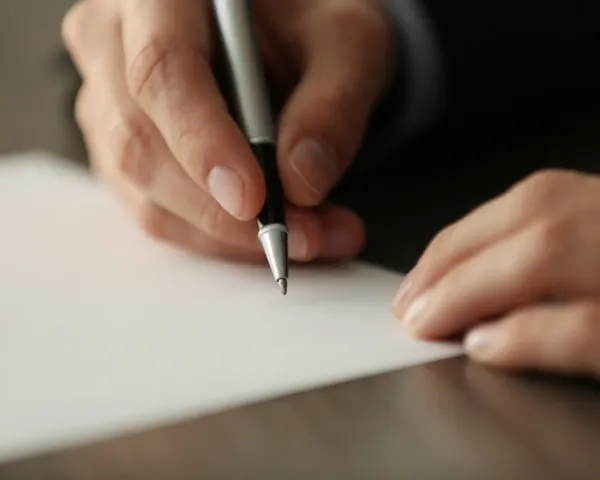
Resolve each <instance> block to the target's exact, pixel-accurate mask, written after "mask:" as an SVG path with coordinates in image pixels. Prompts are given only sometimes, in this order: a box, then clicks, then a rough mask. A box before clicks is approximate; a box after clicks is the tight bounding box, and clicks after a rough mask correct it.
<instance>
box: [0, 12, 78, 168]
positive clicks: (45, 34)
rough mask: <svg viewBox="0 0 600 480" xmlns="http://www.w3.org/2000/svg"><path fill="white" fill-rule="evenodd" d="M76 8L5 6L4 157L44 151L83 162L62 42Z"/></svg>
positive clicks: (0, 51)
mask: <svg viewBox="0 0 600 480" xmlns="http://www.w3.org/2000/svg"><path fill="white" fill-rule="evenodd" d="M73 3H75V2H74V0H1V1H0V154H2V153H7V152H12V151H16V150H30V149H44V150H49V151H51V152H54V153H56V154H59V155H62V156H65V157H68V158H72V159H76V160H80V161H81V160H82V159H83V158H84V153H83V152H84V150H83V148H82V145H81V144H80V142H79V137H78V136H77V135H74V133H75V132H76V130H75V126H74V124H73V122H72V120H71V117H70V113H69V112H70V111H71V109H72V97H73V95H74V92H75V91H76V88H77V77H76V75H75V74H74V71H73V70H72V68H71V67H70V64H69V59H68V57H67V55H66V53H65V50H64V47H63V45H62V40H61V37H60V25H61V21H62V17H63V15H64V14H65V12H66V11H67V10H68V8H69V7H70V6H71V5H72V4H73Z"/></svg>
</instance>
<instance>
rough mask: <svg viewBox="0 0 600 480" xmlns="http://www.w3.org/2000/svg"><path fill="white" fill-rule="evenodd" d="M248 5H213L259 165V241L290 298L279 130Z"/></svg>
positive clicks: (239, 0) (217, 0) (218, 0)
mask: <svg viewBox="0 0 600 480" xmlns="http://www.w3.org/2000/svg"><path fill="white" fill-rule="evenodd" d="M249 3H250V2H249V1H248V0H213V7H214V13H215V20H216V23H217V26H218V30H219V32H220V35H221V40H222V43H223V49H224V54H225V57H226V60H227V64H228V66H229V74H230V76H231V82H232V86H233V90H234V92H235V97H236V98H235V100H236V106H237V110H238V112H237V113H238V116H239V122H240V123H241V127H242V128H243V130H244V133H245V134H246V137H247V138H248V142H249V143H250V147H251V148H252V151H253V152H254V155H255V157H256V159H257V161H258V163H259V164H260V166H261V168H262V171H263V174H264V177H265V186H266V200H265V203H264V205H263V208H262V210H261V211H260V213H259V214H258V218H257V223H258V239H259V241H260V243H261V245H262V247H263V250H264V252H265V256H266V257H267V262H268V263H269V266H270V268H271V272H272V274H273V278H274V279H275V281H276V282H277V283H278V284H279V288H280V289H281V293H283V294H284V295H285V294H286V293H287V283H288V248H287V244H288V231H287V227H286V222H285V211H284V195H283V188H282V185H281V180H280V177H279V172H278V170H277V153H276V147H275V133H274V132H275V128H274V123H273V119H272V115H271V106H270V102H269V96H268V93H267V86H266V82H265V79H264V74H263V70H262V65H261V61H260V55H259V52H258V48H257V45H256V42H255V39H254V29H253V23H252V13H251V11H250V5H249Z"/></svg>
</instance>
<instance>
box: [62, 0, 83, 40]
mask: <svg viewBox="0 0 600 480" xmlns="http://www.w3.org/2000/svg"><path fill="white" fill-rule="evenodd" d="M89 9H90V3H89V1H87V0H79V1H78V2H77V3H75V4H74V5H73V6H72V7H71V8H69V10H68V11H67V13H66V15H65V16H64V17H63V20H62V24H61V29H60V32H61V36H62V39H63V41H64V42H65V45H66V46H67V48H68V49H69V50H73V48H76V45H78V44H80V43H81V41H82V33H83V30H84V28H85V25H86V24H87V21H88V19H89Z"/></svg>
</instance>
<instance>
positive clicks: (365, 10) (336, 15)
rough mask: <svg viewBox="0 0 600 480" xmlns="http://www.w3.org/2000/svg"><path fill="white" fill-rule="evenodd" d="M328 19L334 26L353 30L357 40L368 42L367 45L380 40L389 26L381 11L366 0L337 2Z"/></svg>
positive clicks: (348, 30)
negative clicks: (363, 0) (361, 0)
mask: <svg viewBox="0 0 600 480" xmlns="http://www.w3.org/2000/svg"><path fill="white" fill-rule="evenodd" d="M327 20H328V24H329V25H331V27H332V28H341V29H343V30H344V31H345V32H351V33H352V34H353V35H354V36H355V38H356V39H357V40H360V41H361V42H367V45H373V43H372V42H374V41H375V42H378V41H379V39H380V38H381V36H382V32H385V31H386V29H387V28H388V27H387V22H386V19H385V17H384V15H382V14H381V11H380V10H378V9H374V8H371V6H369V5H366V4H365V3H364V2H358V3H357V2H346V1H344V2H336V3H334V4H333V5H332V7H331V8H330V9H329V12H328V19H327Z"/></svg>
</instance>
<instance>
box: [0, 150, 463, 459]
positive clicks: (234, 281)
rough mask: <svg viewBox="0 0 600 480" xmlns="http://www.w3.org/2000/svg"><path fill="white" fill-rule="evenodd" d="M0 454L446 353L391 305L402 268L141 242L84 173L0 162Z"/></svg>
mask: <svg viewBox="0 0 600 480" xmlns="http://www.w3.org/2000/svg"><path fill="white" fill-rule="evenodd" d="M0 222H1V223H0V225H1V227H0V322H1V323H0V325H1V330H0V388H1V393H0V395H1V397H0V398H1V401H0V459H8V458H15V457H20V456H23V455H31V454H35V453H37V452H40V451H45V450H47V449H56V448H63V447H67V446H70V445H74V444H78V443H79V442H88V441H92V440H96V439H103V438H105V437H107V436H113V435H120V434H123V433H127V432H129V431H131V430H137V429H140V428H148V427H153V426H156V425H159V424H163V423H165V422H171V421H178V420H182V419H186V418H188V417H192V416H195V415H198V414H204V413H209V412H213V411H217V410H221V409H224V408H228V407H232V406H237V405H241V404H244V403H248V402H254V401H258V400H262V399H265V398H270V397H273V396H278V395H282V394H285V393H289V392H294V391H299V390H304V389H309V388H313V387H317V386H321V385H325V384H330V383H334V382H338V381H342V380H347V379H351V378H357V377H361V376H365V375H369V374H375V373H380V372H384V371H389V370H392V369H396V368H400V367H407V366H409V365H414V364H417V363H422V362H427V361H431V360H435V359H441V358H444V357H449V356H453V355H456V354H458V353H460V352H459V349H458V348H457V347H455V346H450V345H443V344H433V343H422V342H417V341H414V340H411V339H409V338H408V337H406V336H405V335H404V333H403V331H402V328H401V326H400V325H399V322H398V321H397V320H396V319H395V318H394V317H393V315H392V314H391V313H390V301H391V299H392V296H393V293H394V291H395V289H396V288H397V286H398V284H399V281H400V279H401V277H400V276H399V275H397V274H395V273H390V272H387V271H384V270H380V269H377V268H374V267H371V266H367V265H364V264H360V263H356V264H352V265H349V266H345V267H339V268H336V267H312V268H300V267H295V266H294V267H293V268H292V269H291V272H290V275H291V276H290V284H289V293H288V296H286V297H283V296H282V295H281V294H280V293H279V291H278V289H277V286H276V285H275V284H274V282H273V280H272V277H271V276H270V273H269V272H268V270H267V268H266V267H262V266H260V267H256V266H255V267H251V266H247V265H239V264H227V263H224V262H217V261H211V260H206V259H199V258H194V257H191V256H189V255H184V254H182V253H180V252H177V251H175V250H173V249H172V248H170V247H167V246H164V245H160V244H158V243H157V242H153V241H151V240H149V239H147V238H146V237H145V236H144V235H143V234H142V233H140V231H139V230H138V228H137V226H136V225H135V222H133V221H132V219H130V218H129V217H128V215H127V214H126V213H125V212H123V211H122V210H121V208H120V207H119V206H118V205H117V203H116V201H115V200H113V197H112V195H111V194H110V193H109V192H107V191H105V190H104V189H103V188H102V187H101V186H100V185H99V184H98V183H97V182H96V181H95V180H94V179H93V177H91V176H89V175H88V174H87V173H86V172H85V171H84V170H79V169H77V168H76V167H71V166H69V165H68V164H67V163H66V162H63V161H59V160H58V159H56V158H53V157H51V156H49V155H47V154H43V153H30V154H22V155H18V156H14V157H13V158H11V159H9V160H6V159H0Z"/></svg>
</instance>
